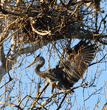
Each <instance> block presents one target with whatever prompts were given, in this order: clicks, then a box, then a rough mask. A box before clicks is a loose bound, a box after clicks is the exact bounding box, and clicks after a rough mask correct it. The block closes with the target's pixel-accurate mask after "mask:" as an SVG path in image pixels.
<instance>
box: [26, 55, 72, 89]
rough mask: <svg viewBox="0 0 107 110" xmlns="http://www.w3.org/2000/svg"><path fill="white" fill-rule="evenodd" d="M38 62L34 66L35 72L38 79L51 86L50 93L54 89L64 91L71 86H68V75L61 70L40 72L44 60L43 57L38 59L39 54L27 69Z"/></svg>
mask: <svg viewBox="0 0 107 110" xmlns="http://www.w3.org/2000/svg"><path fill="white" fill-rule="evenodd" d="M38 61H40V63H39V64H37V65H35V72H36V74H37V75H38V76H39V77H42V78H44V79H45V80H46V81H48V82H49V83H50V84H51V88H52V91H53V89H54V88H55V87H57V88H58V89H60V90H64V91H66V90H68V89H70V87H71V86H72V85H70V83H69V82H68V80H67V77H68V75H67V73H66V72H64V71H63V70H62V68H56V69H48V70H46V71H43V72H41V71H40V68H41V67H42V66H43V65H44V64H45V59H44V58H43V57H40V54H39V55H38V56H37V57H36V58H35V59H34V61H33V62H32V63H31V64H29V66H27V68H28V67H30V66H31V65H32V64H34V63H35V62H38ZM65 82H66V83H65Z"/></svg>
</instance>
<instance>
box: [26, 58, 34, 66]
mask: <svg viewBox="0 0 107 110" xmlns="http://www.w3.org/2000/svg"><path fill="white" fill-rule="evenodd" d="M35 61H36V59H34V60H33V62H31V63H30V64H29V65H28V66H27V67H26V68H28V67H30V66H31V65H33V64H34V63H35Z"/></svg>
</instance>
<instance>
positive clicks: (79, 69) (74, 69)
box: [67, 43, 96, 81]
mask: <svg viewBox="0 0 107 110" xmlns="http://www.w3.org/2000/svg"><path fill="white" fill-rule="evenodd" d="M75 51H76V52H75V53H76V54H75V55H73V57H72V58H71V59H69V58H68V59H69V60H70V63H69V61H68V64H67V65H68V66H67V67H68V68H69V69H68V70H69V72H67V73H68V74H69V76H70V77H69V78H70V81H71V80H74V79H75V80H76V81H78V80H79V79H80V78H81V77H82V76H83V74H84V72H85V71H86V69H87V67H88V65H89V64H90V63H91V62H92V60H93V59H94V57H95V51H96V49H95V45H94V44H93V45H88V43H86V44H83V45H82V46H81V47H79V49H78V50H75ZM71 54H72V53H71ZM69 56H70V54H69ZM69 56H68V57H69Z"/></svg>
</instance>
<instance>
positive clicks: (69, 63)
mask: <svg viewBox="0 0 107 110" xmlns="http://www.w3.org/2000/svg"><path fill="white" fill-rule="evenodd" d="M95 53H96V47H95V44H91V43H90V42H86V40H81V41H80V42H79V43H78V44H77V45H76V46H74V48H70V49H68V50H67V53H66V56H65V59H64V61H63V62H61V63H59V65H57V66H56V68H53V69H47V70H46V71H40V68H41V67H43V65H44V64H45V59H44V58H43V57H41V56H40V54H39V55H38V56H37V57H36V58H35V59H34V61H33V62H32V63H30V64H29V66H27V68H28V67H30V66H31V65H32V64H34V63H36V62H38V61H40V62H39V64H36V65H35V72H36V74H37V75H38V76H39V77H41V78H44V80H45V81H47V82H48V83H49V84H51V89H52V92H53V90H54V88H58V89H60V90H61V91H64V92H65V91H69V90H70V88H71V87H73V85H74V84H75V83H76V82H77V81H78V80H79V79H81V77H82V76H83V74H84V73H85V71H86V70H87V68H88V66H89V64H90V63H91V62H92V60H93V59H94V57H95Z"/></svg>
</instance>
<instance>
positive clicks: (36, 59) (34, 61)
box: [26, 54, 40, 68]
mask: <svg viewBox="0 0 107 110" xmlns="http://www.w3.org/2000/svg"><path fill="white" fill-rule="evenodd" d="M39 60H40V54H39V55H38V56H37V57H36V58H35V59H34V60H33V62H31V63H30V64H29V65H28V66H27V67H26V68H28V67H30V66H31V65H33V64H34V63H36V62H38V61H39Z"/></svg>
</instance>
